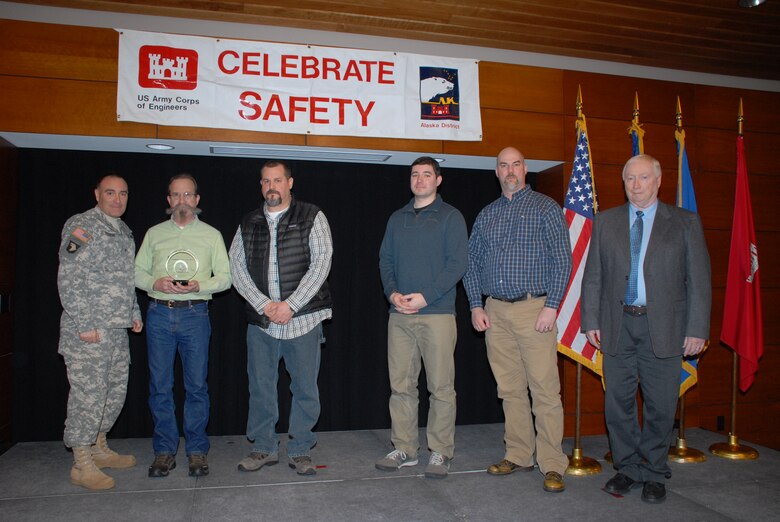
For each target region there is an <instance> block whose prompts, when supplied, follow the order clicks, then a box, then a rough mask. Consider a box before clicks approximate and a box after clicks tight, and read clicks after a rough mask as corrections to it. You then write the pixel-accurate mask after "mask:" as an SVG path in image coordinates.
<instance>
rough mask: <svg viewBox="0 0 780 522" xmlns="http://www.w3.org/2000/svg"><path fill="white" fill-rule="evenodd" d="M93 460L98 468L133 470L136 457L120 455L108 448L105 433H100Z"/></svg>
mask: <svg viewBox="0 0 780 522" xmlns="http://www.w3.org/2000/svg"><path fill="white" fill-rule="evenodd" d="M92 460H93V461H94V462H95V466H97V467H98V468H101V469H102V468H114V469H123V468H132V467H133V466H135V457H134V456H132V455H120V454H119V453H117V452H116V451H114V450H112V449H111V448H109V447H108V441H107V440H106V434H105V433H98V436H97V441H96V442H95V444H94V445H93V446H92Z"/></svg>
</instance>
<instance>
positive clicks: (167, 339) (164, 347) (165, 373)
mask: <svg viewBox="0 0 780 522" xmlns="http://www.w3.org/2000/svg"><path fill="white" fill-rule="evenodd" d="M199 202H200V195H199V194H198V184H197V182H196V181H195V178H193V177H192V176H191V175H189V174H179V175H177V176H174V177H173V178H171V181H170V183H169V184H168V204H169V205H170V208H169V209H168V210H167V212H168V214H170V215H171V219H169V220H167V221H164V222H163V223H160V224H158V225H155V226H153V227H152V228H150V229H149V231H148V232H147V233H146V237H145V238H144V241H143V243H142V244H141V249H140V250H139V251H138V255H137V256H136V258H135V285H136V286H137V287H138V288H140V289H141V290H145V291H146V292H147V293H148V294H149V298H150V301H149V310H148V312H147V314H146V321H147V330H146V341H147V349H148V354H149V356H148V357H149V408H150V409H151V411H152V419H153V420H154V435H153V437H152V444H153V446H154V456H155V457H154V462H153V463H152V465H151V466H150V467H149V476H150V477H166V476H168V473H169V472H170V471H171V470H172V469H173V468H175V467H176V451H177V450H178V446H179V430H178V428H177V426H176V413H175V410H174V402H173V366H174V361H175V359H176V352H177V351H178V353H179V356H180V357H181V361H182V368H183V372H184V388H185V391H186V395H185V400H184V439H185V449H186V453H187V458H188V460H189V474H190V476H195V477H199V476H202V475H207V474H208V472H209V467H208V461H207V460H206V455H207V454H208V451H209V439H208V436H207V435H206V425H207V424H208V421H209V394H208V385H207V384H206V375H207V372H208V359H209V358H208V356H209V339H210V337H211V323H210V322H209V310H208V301H209V300H210V299H211V296H212V294H214V293H217V292H221V291H222V290H226V289H228V288H229V287H230V282H231V278H230V262H229V260H228V256H227V251H226V250H225V242H224V240H223V239H222V234H220V232H219V231H218V230H217V229H215V228H214V227H212V226H210V225H207V224H206V223H204V222H202V221H201V220H200V219H198V214H200V212H201V210H200V208H198V203H199Z"/></svg>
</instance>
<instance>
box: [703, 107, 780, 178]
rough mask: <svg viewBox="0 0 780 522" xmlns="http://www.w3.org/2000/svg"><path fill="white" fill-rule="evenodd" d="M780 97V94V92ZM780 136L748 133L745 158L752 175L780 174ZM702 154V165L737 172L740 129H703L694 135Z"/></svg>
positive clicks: (710, 168) (707, 167) (711, 168)
mask: <svg viewBox="0 0 780 522" xmlns="http://www.w3.org/2000/svg"><path fill="white" fill-rule="evenodd" d="M778 97H780V95H778ZM779 138H780V135H778V134H769V133H760V132H746V133H745V159H746V162H747V169H748V174H750V175H751V177H752V175H753V174H771V175H774V176H778V175H780V166H778V162H777V150H778V139H779ZM693 139H694V140H695V142H696V147H697V149H698V151H699V155H700V156H701V157H700V158H699V161H698V168H700V169H704V170H708V171H721V172H731V173H736V169H737V148H736V147H737V145H736V143H737V128H736V125H735V126H734V129H733V130H719V129H710V128H699V129H697V130H696V135H695V136H693Z"/></svg>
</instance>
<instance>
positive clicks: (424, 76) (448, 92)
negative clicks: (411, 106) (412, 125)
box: [420, 67, 460, 121]
mask: <svg viewBox="0 0 780 522" xmlns="http://www.w3.org/2000/svg"><path fill="white" fill-rule="evenodd" d="M420 117H421V118H422V119H423V120H455V121H459V120H460V91H459V90H458V70H457V69H445V68H443V67H420Z"/></svg>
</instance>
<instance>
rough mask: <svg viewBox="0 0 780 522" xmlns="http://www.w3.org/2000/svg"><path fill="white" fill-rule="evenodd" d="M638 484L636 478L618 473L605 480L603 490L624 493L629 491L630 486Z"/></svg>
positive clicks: (618, 493)
mask: <svg viewBox="0 0 780 522" xmlns="http://www.w3.org/2000/svg"><path fill="white" fill-rule="evenodd" d="M638 484H639V483H638V482H637V481H636V480H634V479H632V478H630V477H627V476H625V475H623V474H622V473H618V474H617V475H615V476H614V477H612V478H611V479H609V480H608V481H607V484H606V485H605V486H604V491H606V492H607V493H612V494H613V495H614V494H617V495H625V494H626V493H628V492H629V491H631V488H633V487H634V486H635V485H638Z"/></svg>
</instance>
